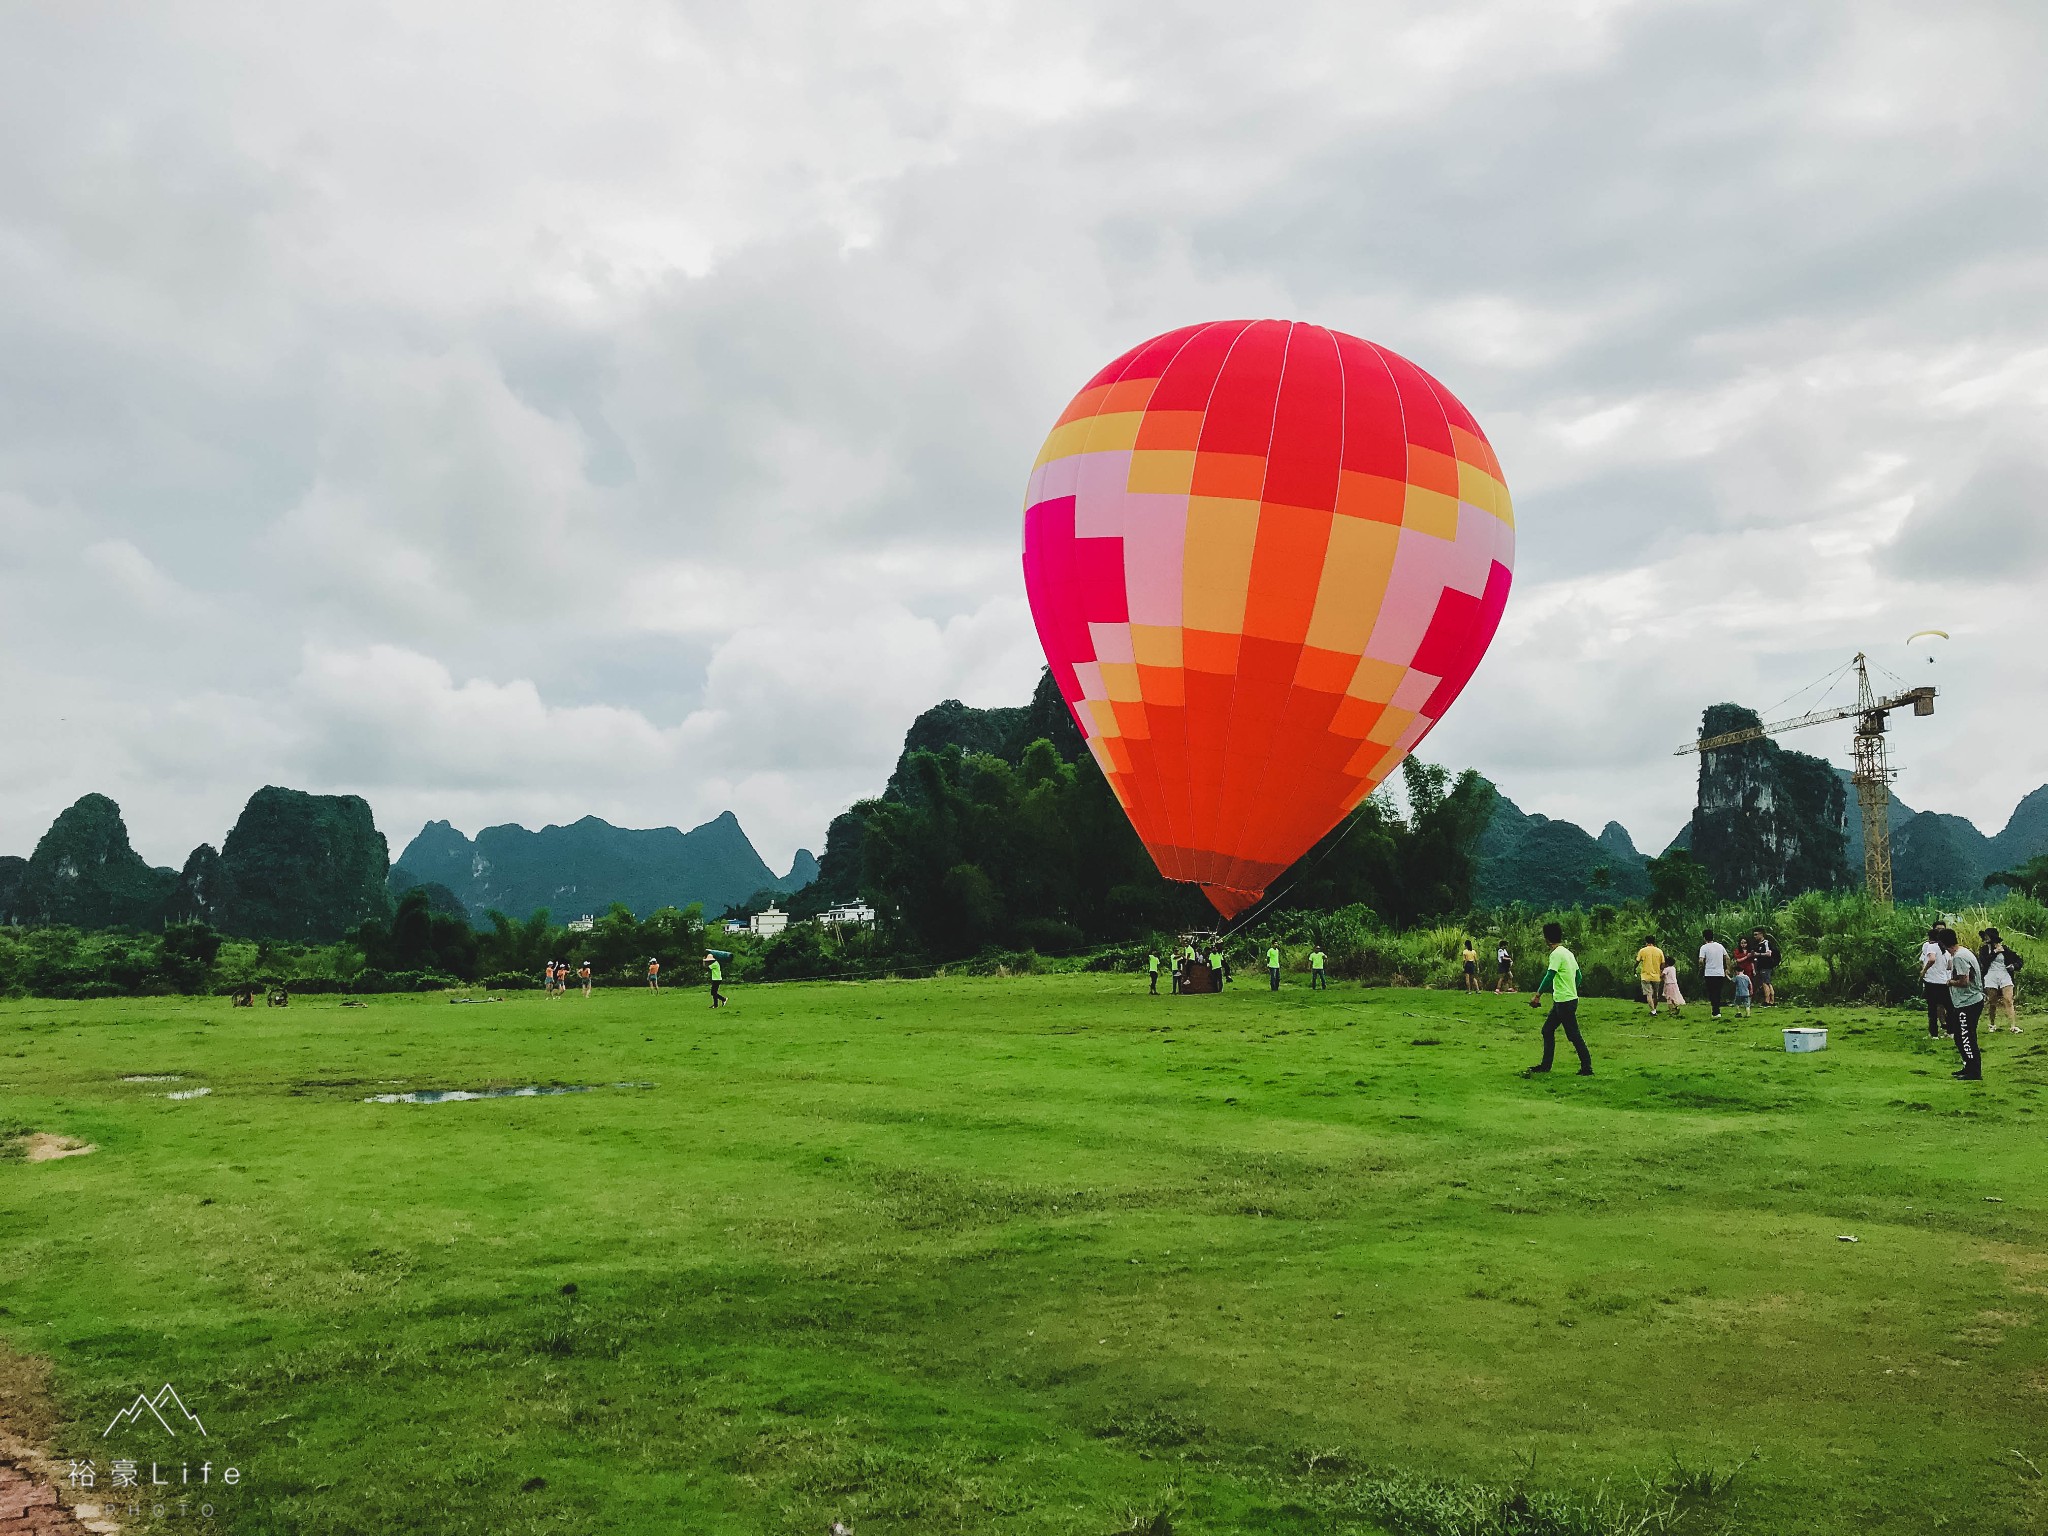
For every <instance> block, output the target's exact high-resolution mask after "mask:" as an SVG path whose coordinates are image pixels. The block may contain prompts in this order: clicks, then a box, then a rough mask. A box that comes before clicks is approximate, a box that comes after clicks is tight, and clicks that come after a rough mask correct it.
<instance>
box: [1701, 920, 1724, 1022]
mask: <svg viewBox="0 0 2048 1536" xmlns="http://www.w3.org/2000/svg"><path fill="white" fill-rule="evenodd" d="M1700 975H1701V977H1702V978H1704V979H1705V981H1706V984H1707V1006H1708V1007H1709V1008H1710V1009H1712V1010H1713V1014H1714V1017H1715V1018H1717V1019H1718V1018H1719V1017H1721V994H1722V992H1723V991H1724V990H1726V988H1727V986H1728V946H1727V945H1725V944H1723V943H1722V942H1721V941H1720V940H1719V939H1717V938H1715V937H1714V930H1713V929H1711V928H1707V929H1703V930H1702V931H1701V933H1700Z"/></svg>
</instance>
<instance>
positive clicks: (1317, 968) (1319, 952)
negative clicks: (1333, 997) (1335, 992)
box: [1308, 944, 1330, 992]
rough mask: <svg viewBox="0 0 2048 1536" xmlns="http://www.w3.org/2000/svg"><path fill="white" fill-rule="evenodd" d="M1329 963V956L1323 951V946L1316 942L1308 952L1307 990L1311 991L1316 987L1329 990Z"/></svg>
mask: <svg viewBox="0 0 2048 1536" xmlns="http://www.w3.org/2000/svg"><path fill="white" fill-rule="evenodd" d="M1329 963H1330V957H1329V956H1328V955H1326V954H1324V953H1323V947H1322V946H1321V945H1320V944H1318V945H1317V946H1316V947H1315V948H1314V949H1312V950H1310V951H1309V952H1308V989H1309V991H1311V992H1313V991H1315V990H1316V989H1317V988H1318V987H1320V988H1322V989H1323V990H1324V991H1326V992H1327V991H1328V990H1329V988H1330V973H1329V971H1328V969H1327V967H1328V966H1329Z"/></svg>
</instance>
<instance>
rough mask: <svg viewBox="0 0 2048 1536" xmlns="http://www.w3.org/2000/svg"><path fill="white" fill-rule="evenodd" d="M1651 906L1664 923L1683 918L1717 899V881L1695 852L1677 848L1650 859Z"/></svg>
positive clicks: (1695, 914)
mask: <svg viewBox="0 0 2048 1536" xmlns="http://www.w3.org/2000/svg"><path fill="white" fill-rule="evenodd" d="M1647 867H1648V869H1649V873H1650V910H1651V911H1652V912H1654V913H1656V915H1657V920H1658V921H1659V922H1661V923H1665V924H1667V925H1668V924H1671V923H1674V922H1683V921H1685V920H1687V919H1690V918H1692V917H1696V916H1697V915H1699V914H1700V913H1701V912H1704V911H1706V909H1707V908H1708V906H1710V905H1711V904H1712V902H1713V900H1714V883H1713V881H1711V880H1710V879H1708V878H1707V872H1706V870H1705V868H1704V867H1702V866H1701V864H1700V862H1699V860H1698V859H1695V858H1694V857H1693V856H1692V854H1691V852H1690V851H1688V850H1687V849H1684V848H1673V849H1671V850H1670V851H1669V852H1667V853H1665V854H1663V855H1662V856H1660V857H1658V858H1654V859H1652V860H1650V861H1649V864H1648V866H1647Z"/></svg>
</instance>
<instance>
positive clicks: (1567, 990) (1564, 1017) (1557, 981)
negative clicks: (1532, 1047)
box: [1522, 923, 1593, 1077]
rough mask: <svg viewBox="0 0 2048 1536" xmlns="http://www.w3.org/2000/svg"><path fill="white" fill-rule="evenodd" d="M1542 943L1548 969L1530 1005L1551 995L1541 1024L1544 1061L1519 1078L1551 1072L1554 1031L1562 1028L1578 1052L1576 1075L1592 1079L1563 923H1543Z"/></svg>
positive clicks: (1574, 962) (1574, 964) (1574, 959)
mask: <svg viewBox="0 0 2048 1536" xmlns="http://www.w3.org/2000/svg"><path fill="white" fill-rule="evenodd" d="M1543 941H1544V943H1546V944H1548V945H1549V946H1550V961H1549V969H1548V970H1546V971H1545V972H1544V973H1543V979H1542V980H1541V981H1539V982H1537V983H1536V990H1535V991H1534V992H1533V993H1531V994H1530V996H1529V1006H1530V1007H1531V1008H1534V1007H1535V1006H1536V1005H1537V1004H1539V1003H1541V1002H1542V1001H1543V994H1544V993H1545V992H1548V993H1549V994H1550V1013H1549V1015H1548V1017H1546V1018H1545V1019H1544V1021H1543V1060H1541V1061H1540V1062H1538V1063H1537V1064H1536V1065H1535V1066H1533V1067H1529V1068H1527V1069H1526V1070H1525V1071H1524V1072H1523V1073H1522V1075H1523V1076H1524V1077H1533V1076H1535V1075H1536V1074H1537V1073H1538V1072H1548V1071H1549V1070H1550V1063H1551V1059H1552V1058H1553V1057H1554V1056H1555V1055H1556V1054H1557V1032H1558V1030H1560V1029H1562V1030H1563V1031H1564V1037H1565V1039H1567V1040H1569V1041H1571V1043H1572V1049H1573V1050H1575V1051H1577V1052H1578V1053H1579V1076H1581V1077H1591V1076H1592V1075H1593V1056H1592V1053H1591V1052H1590V1051H1588V1050H1587V1049H1586V1037H1585V1036H1584V1035H1581V1034H1580V1033H1579V958H1578V956H1577V955H1574V954H1573V953H1572V952H1571V951H1570V950H1568V949H1566V948H1565V947H1564V927H1563V925H1562V924H1559V923H1545V924H1544V925H1543Z"/></svg>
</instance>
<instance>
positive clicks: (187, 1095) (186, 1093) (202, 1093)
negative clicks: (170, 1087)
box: [164, 1088, 213, 1099]
mask: <svg viewBox="0 0 2048 1536" xmlns="http://www.w3.org/2000/svg"><path fill="white" fill-rule="evenodd" d="M211 1092H213V1090H212V1089H211V1088H186V1089H182V1090H181V1091H179V1092H177V1093H167V1094H165V1095H164V1097H165V1098H167V1099H203V1098H205V1097H206V1096H207V1095H208V1094H209V1093H211Z"/></svg>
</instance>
